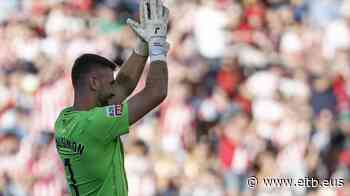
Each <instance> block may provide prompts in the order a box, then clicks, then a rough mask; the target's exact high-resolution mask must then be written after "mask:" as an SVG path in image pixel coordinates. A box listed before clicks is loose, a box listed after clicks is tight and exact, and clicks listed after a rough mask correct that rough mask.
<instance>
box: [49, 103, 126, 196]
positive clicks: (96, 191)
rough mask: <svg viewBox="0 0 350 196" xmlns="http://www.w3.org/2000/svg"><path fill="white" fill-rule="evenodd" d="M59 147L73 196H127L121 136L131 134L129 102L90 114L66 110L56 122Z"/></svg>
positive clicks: (93, 110) (99, 108)
mask: <svg viewBox="0 0 350 196" xmlns="http://www.w3.org/2000/svg"><path fill="white" fill-rule="evenodd" d="M55 129H56V134H55V139H56V147H57V151H58V153H59V156H60V158H61V160H62V161H63V163H64V166H65V167H64V168H65V175H66V179H67V183H68V186H69V191H70V193H71V195H72V196H127V195H128V186H127V179H126V174H125V170H124V151H123V145H122V142H121V139H120V136H121V135H123V134H126V133H128V132H129V118H128V105H127V103H124V104H120V105H111V106H106V107H95V108H93V109H91V110H89V111H73V110H72V108H71V107H69V108H66V109H64V110H63V111H62V112H61V113H60V115H59V117H58V119H57V120H56V123H55Z"/></svg>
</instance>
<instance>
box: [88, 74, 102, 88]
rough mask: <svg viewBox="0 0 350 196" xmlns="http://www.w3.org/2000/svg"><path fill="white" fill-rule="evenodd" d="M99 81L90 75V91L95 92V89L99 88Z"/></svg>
mask: <svg viewBox="0 0 350 196" xmlns="http://www.w3.org/2000/svg"><path fill="white" fill-rule="evenodd" d="M99 85H100V83H99V81H98V79H97V77H96V76H95V75H91V76H90V77H89V87H90V89H91V90H92V91H97V89H98V88H99Z"/></svg>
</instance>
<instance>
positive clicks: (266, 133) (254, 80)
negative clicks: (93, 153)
mask: <svg viewBox="0 0 350 196" xmlns="http://www.w3.org/2000/svg"><path fill="white" fill-rule="evenodd" d="M138 3H139V1H138V0H71V1H68V0H1V1H0V196H31V195H33V196H64V195H68V193H67V186H66V182H65V178H64V174H63V171H64V169H63V166H62V163H61V162H60V160H59V159H58V155H57V153H56V151H55V142H54V140H53V133H54V130H53V125H54V121H55V119H56V117H57V115H58V113H59V112H60V110H62V109H63V108H64V107H67V106H70V105H71V104H72V98H73V90H72V86H71V81H70V71H71V67H72V64H73V61H74V60H75V58H76V57H78V56H79V55H80V54H82V53H86V52H89V53H96V54H100V55H103V56H105V57H108V58H109V59H111V60H113V61H115V62H116V63H119V64H121V63H122V62H123V61H124V60H125V59H127V57H128V56H129V55H130V54H131V52H132V48H133V47H134V44H135V40H136V39H135V35H134V34H133V33H132V31H131V30H130V29H129V28H128V27H127V26H126V25H125V21H126V18H128V17H133V18H138V16H137V14H138ZM165 4H166V5H167V6H168V7H169V8H170V10H171V21H170V25H169V42H170V44H171V49H170V52H169V55H168V65H169V77H170V84H169V96H168V97H167V99H166V101H165V102H164V103H163V104H162V105H161V106H160V107H159V108H158V109H157V110H154V111H153V112H152V113H150V114H148V115H147V116H146V117H145V118H144V119H143V120H141V121H139V122H138V123H137V124H135V125H134V126H133V127H132V128H131V131H130V134H129V135H127V136H124V137H123V141H124V144H125V149H126V156H125V159H126V171H127V175H128V183H129V196H178V195H179V196H240V195H242V196H249V195H257V196H299V195H300V196H304V195H306V196H349V195H350V170H349V169H350V0H242V1H238V0H166V1H165ZM145 73H147V68H146V69H145ZM144 81H145V75H144V76H143V78H142V79H141V81H140V83H139V86H138V87H137V90H136V92H137V91H139V90H140V89H142V87H143V86H144ZM97 161H98V160H97ZM252 175H255V176H258V178H261V177H264V176H271V177H292V178H295V179H296V178H304V177H305V176H308V177H315V178H318V179H321V180H322V179H330V178H338V179H344V186H343V187H336V188H321V189H319V188H303V187H299V188H288V187H285V188H278V189H273V188H267V187H265V186H264V185H263V184H262V183H260V184H259V185H258V186H257V188H256V189H249V188H248V187H247V184H246V183H247V182H246V179H247V177H249V176H252Z"/></svg>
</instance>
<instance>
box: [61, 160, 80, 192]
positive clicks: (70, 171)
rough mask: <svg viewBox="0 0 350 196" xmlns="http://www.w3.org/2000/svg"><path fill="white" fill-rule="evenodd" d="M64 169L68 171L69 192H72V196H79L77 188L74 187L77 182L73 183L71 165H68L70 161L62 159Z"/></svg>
mask: <svg viewBox="0 0 350 196" xmlns="http://www.w3.org/2000/svg"><path fill="white" fill-rule="evenodd" d="M64 167H65V168H66V169H67V170H68V173H69V176H70V180H71V182H72V184H71V183H69V186H70V187H71V190H72V194H73V195H74V196H79V191H78V187H77V185H76V183H77V182H76V181H75V178H74V174H73V170H72V165H71V164H70V159H64Z"/></svg>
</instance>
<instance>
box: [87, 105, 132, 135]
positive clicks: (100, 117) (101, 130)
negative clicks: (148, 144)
mask: <svg viewBox="0 0 350 196" xmlns="http://www.w3.org/2000/svg"><path fill="white" fill-rule="evenodd" d="M88 115H89V116H88V129H89V130H90V131H93V132H94V134H93V135H95V136H97V137H99V138H100V139H103V140H106V139H107V140H114V139H115V138H116V137H117V136H121V135H123V134H126V133H128V132H129V113H128V104H127V103H123V104H117V105H109V106H105V107H96V108H93V109H91V110H90V111H89V113H88Z"/></svg>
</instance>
